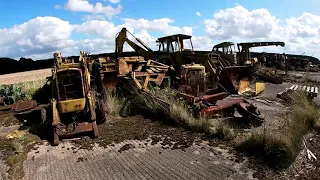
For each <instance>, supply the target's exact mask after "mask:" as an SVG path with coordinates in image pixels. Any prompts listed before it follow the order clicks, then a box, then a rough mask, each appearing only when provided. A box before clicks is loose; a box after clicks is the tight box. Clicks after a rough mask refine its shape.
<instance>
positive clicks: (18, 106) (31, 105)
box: [0, 100, 37, 115]
mask: <svg viewBox="0 0 320 180" xmlns="http://www.w3.org/2000/svg"><path fill="white" fill-rule="evenodd" d="M36 107H37V102H36V101H34V100H29V101H23V102H16V103H14V104H10V105H7V106H1V107H0V115H1V114H7V113H23V112H28V111H30V110H33V109H35V108H36Z"/></svg>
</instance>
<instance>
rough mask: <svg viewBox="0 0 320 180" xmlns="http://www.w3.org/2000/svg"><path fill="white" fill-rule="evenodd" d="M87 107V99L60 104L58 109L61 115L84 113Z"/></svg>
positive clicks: (60, 102)
mask: <svg viewBox="0 0 320 180" xmlns="http://www.w3.org/2000/svg"><path fill="white" fill-rule="evenodd" d="M85 105H86V99H85V98H80V99H71V100H66V101H59V102H58V109H59V112H60V113H69V112H75V111H82V110H83V109H84V107H85Z"/></svg>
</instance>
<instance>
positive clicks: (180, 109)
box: [130, 88, 211, 133]
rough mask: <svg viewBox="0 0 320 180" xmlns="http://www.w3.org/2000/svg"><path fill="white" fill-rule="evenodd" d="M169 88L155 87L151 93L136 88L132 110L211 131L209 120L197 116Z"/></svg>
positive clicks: (157, 118) (195, 128)
mask: <svg viewBox="0 0 320 180" xmlns="http://www.w3.org/2000/svg"><path fill="white" fill-rule="evenodd" d="M175 94H176V92H175V91H174V90H172V89H169V88H164V89H159V88H154V89H152V90H151V92H150V93H145V92H143V91H139V90H135V91H134V93H133V96H132V98H131V99H130V104H131V108H130V109H131V112H133V114H136V115H142V116H145V117H147V118H150V119H156V120H160V121H164V122H167V123H169V124H176V125H178V126H182V127H184V128H187V129H190V130H192V131H196V132H205V133H210V126H211V125H210V124H209V123H208V121H207V120H204V119H199V118H195V117H194V116H193V114H192V113H191V111H190V109H189V108H188V105H187V104H186V103H185V102H184V101H179V100H177V99H176V98H175Z"/></svg>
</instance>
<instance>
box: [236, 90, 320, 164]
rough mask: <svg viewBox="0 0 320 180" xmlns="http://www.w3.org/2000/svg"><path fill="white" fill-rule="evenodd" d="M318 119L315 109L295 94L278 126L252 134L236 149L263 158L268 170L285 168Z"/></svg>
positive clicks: (294, 156)
mask: <svg viewBox="0 0 320 180" xmlns="http://www.w3.org/2000/svg"><path fill="white" fill-rule="evenodd" d="M319 118H320V115H319V111H318V109H317V107H316V106H315V105H314V104H313V103H312V102H311V101H310V100H309V99H308V98H307V96H306V95H304V94H301V93H297V94H295V95H294V101H293V102H292V104H291V111H290V113H289V114H288V115H287V116H286V117H285V119H284V123H283V124H282V125H281V126H279V127H278V128H277V129H268V128H266V127H264V128H263V130H260V131H256V132H253V133H252V135H251V136H250V137H249V138H248V139H247V140H246V141H245V142H244V143H242V144H241V145H240V148H244V150H246V151H248V152H249V153H253V154H255V155H259V156H262V157H264V159H265V161H266V163H267V164H268V165H270V167H272V168H277V169H278V168H287V167H289V166H290V165H291V164H292V163H293V162H294V161H295V159H296V157H297V155H298V154H299V152H300V147H301V143H302V141H303V136H304V135H305V134H307V133H308V131H309V130H312V129H314V128H317V125H318V124H319V120H320V119H319Z"/></svg>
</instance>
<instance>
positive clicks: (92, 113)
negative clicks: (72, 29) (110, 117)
mask: <svg viewBox="0 0 320 180" xmlns="http://www.w3.org/2000/svg"><path fill="white" fill-rule="evenodd" d="M86 57H87V53H86V52H84V51H80V57H79V62H76V63H75V62H72V61H70V60H68V59H66V58H63V57H61V53H60V52H57V53H54V66H53V67H52V99H51V104H50V108H49V109H50V111H49V112H52V114H50V115H49V118H50V119H51V118H52V127H53V132H52V133H53V144H54V145H58V144H59V139H60V138H61V137H70V136H72V135H76V134H79V133H85V132H91V133H92V135H93V136H94V137H98V136H99V133H98V129H97V124H100V123H103V122H105V121H106V111H105V109H104V106H103V105H102V104H103V103H102V102H101V100H99V99H97V98H96V97H97V96H96V95H97V94H96V93H95V91H94V90H93V89H92V87H91V86H92V84H91V83H92V79H90V73H89V70H88V64H87V60H86ZM46 112H47V111H46V110H45V109H42V110H41V118H42V120H43V121H46V120H47V113H46ZM50 116H52V117H50Z"/></svg>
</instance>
